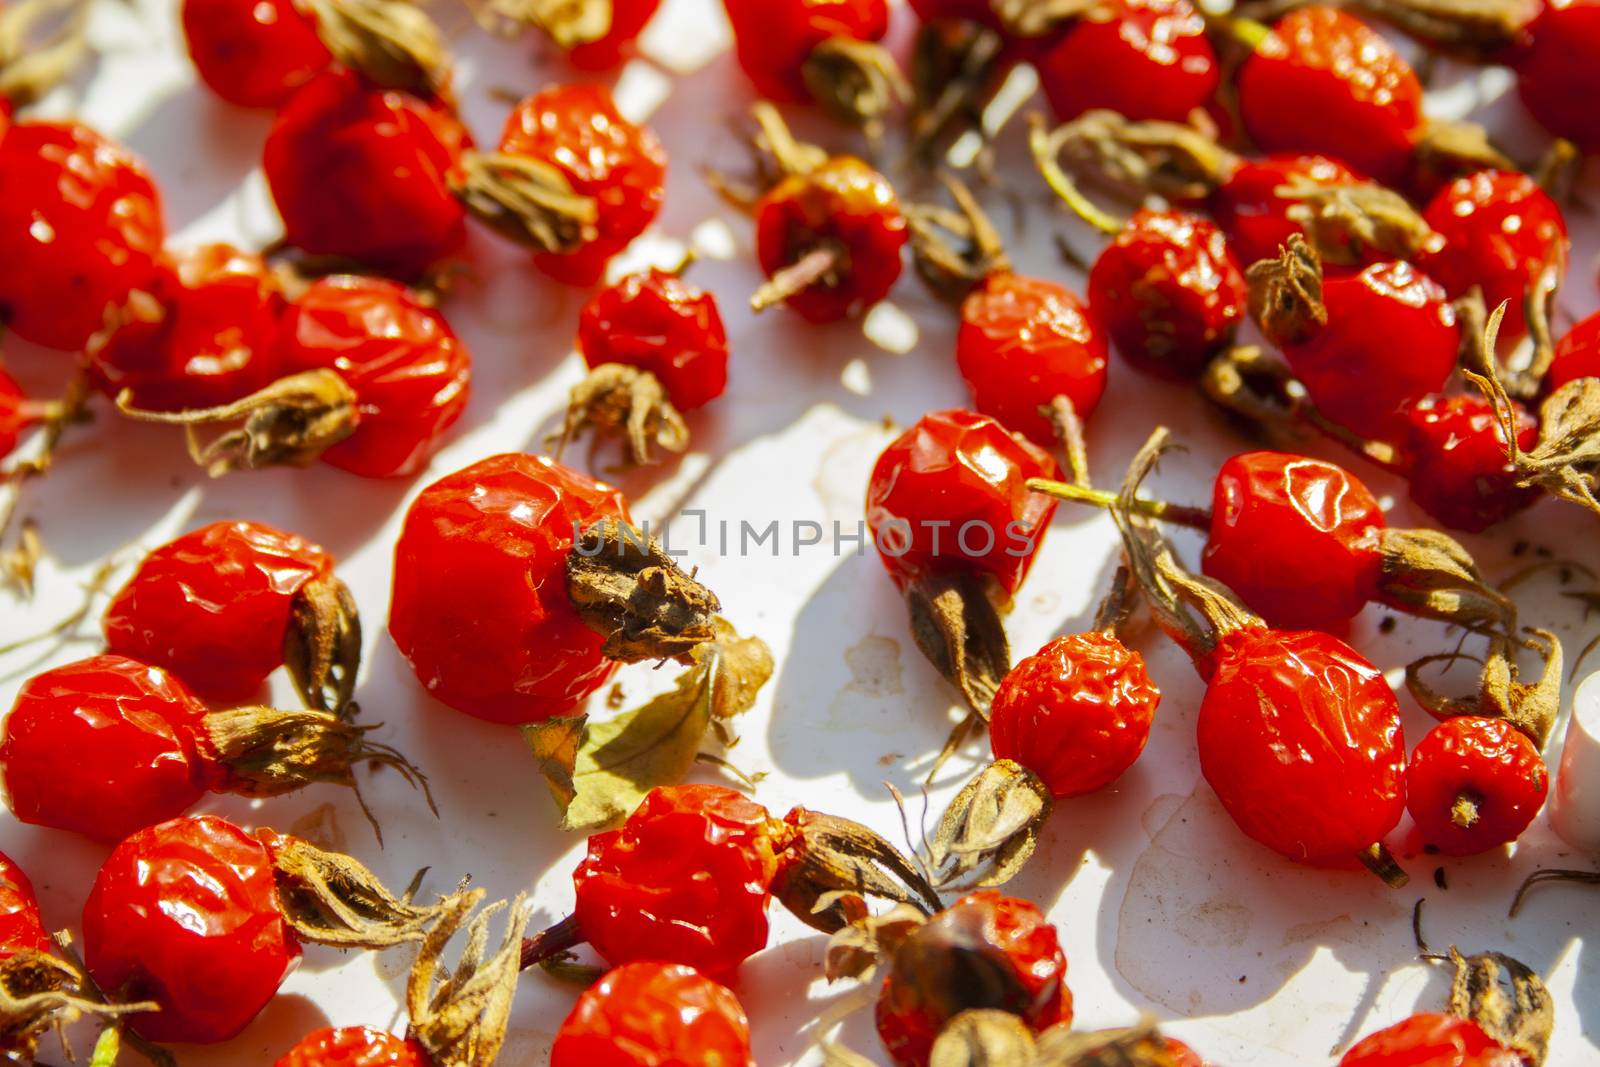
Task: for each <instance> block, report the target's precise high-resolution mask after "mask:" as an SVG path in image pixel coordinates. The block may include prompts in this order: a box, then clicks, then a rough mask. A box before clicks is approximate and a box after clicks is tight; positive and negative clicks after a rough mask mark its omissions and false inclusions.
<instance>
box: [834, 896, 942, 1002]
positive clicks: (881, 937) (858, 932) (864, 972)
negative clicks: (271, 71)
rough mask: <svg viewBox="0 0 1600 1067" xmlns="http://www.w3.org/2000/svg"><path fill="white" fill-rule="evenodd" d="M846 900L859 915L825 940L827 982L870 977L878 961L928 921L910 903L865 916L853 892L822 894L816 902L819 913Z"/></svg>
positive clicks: (859, 900) (863, 903) (857, 897)
mask: <svg viewBox="0 0 1600 1067" xmlns="http://www.w3.org/2000/svg"><path fill="white" fill-rule="evenodd" d="M848 897H855V900H854V901H849V902H848V906H849V907H850V908H855V909H858V910H860V911H861V914H860V915H859V916H858V917H857V918H855V919H854V920H852V921H851V922H849V923H848V924H846V925H844V926H841V927H840V928H839V929H837V930H835V931H834V932H833V934H832V936H830V937H829V938H828V950H827V952H826V954H825V955H824V957H823V973H824V974H825V975H826V976H827V979H828V981H830V982H837V981H839V980H840V979H842V978H854V979H858V980H866V979H868V978H870V977H871V976H872V974H873V971H874V970H875V969H876V968H877V966H878V964H879V962H880V961H882V960H883V959H885V958H887V957H888V956H890V955H891V954H893V952H894V951H895V949H897V948H899V947H900V944H901V943H902V942H903V941H905V939H906V938H907V937H909V936H910V935H911V932H912V931H913V930H915V929H916V928H917V927H919V926H921V925H922V924H923V923H925V922H927V916H926V915H925V914H924V913H923V912H922V911H920V910H918V909H917V908H913V907H911V906H910V905H909V904H896V905H895V906H894V907H892V908H890V909H889V910H888V911H886V912H884V913H883V914H881V915H871V914H867V913H866V911H865V907H866V905H865V902H863V901H861V898H860V897H859V896H856V895H855V894H853V893H851V894H841V893H826V894H823V896H822V897H821V898H820V899H819V900H818V904H819V908H818V910H821V911H826V910H828V909H830V908H832V907H835V906H837V905H838V904H839V903H840V902H841V901H842V900H844V898H848Z"/></svg>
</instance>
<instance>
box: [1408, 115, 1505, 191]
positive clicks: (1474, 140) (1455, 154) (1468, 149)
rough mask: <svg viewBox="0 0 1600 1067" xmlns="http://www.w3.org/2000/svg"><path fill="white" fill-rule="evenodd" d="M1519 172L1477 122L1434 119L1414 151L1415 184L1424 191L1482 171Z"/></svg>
mask: <svg viewBox="0 0 1600 1067" xmlns="http://www.w3.org/2000/svg"><path fill="white" fill-rule="evenodd" d="M1520 169H1521V168H1519V167H1518V166H1517V164H1516V162H1515V161H1514V160H1512V159H1511V158H1510V157H1508V156H1507V155H1506V154H1505V153H1504V152H1502V151H1500V150H1499V149H1498V148H1496V147H1495V146H1494V145H1493V144H1491V143H1490V142H1489V131H1488V130H1486V129H1484V128H1483V127H1482V126H1480V125H1478V124H1477V123H1476V122H1445V121H1442V120H1439V119H1434V120H1431V121H1430V122H1429V123H1428V124H1427V126H1426V127H1425V128H1424V129H1423V131H1422V135H1421V136H1420V137H1418V138H1417V142H1416V145H1415V146H1414V147H1413V148H1412V150H1411V172H1412V177H1413V181H1415V182H1417V184H1419V185H1421V186H1423V187H1425V188H1437V187H1439V186H1444V185H1448V184H1450V183H1451V182H1453V181H1455V180H1456V179H1457V178H1462V177H1465V176H1467V175H1469V174H1476V173H1478V172H1479V171H1484V170H1509V171H1515V170H1520Z"/></svg>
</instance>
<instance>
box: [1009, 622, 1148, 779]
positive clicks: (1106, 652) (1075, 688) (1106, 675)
mask: <svg viewBox="0 0 1600 1067" xmlns="http://www.w3.org/2000/svg"><path fill="white" fill-rule="evenodd" d="M1160 703H1161V690H1159V689H1157V688H1156V686H1155V684H1154V683H1153V682H1151V681H1150V675H1149V674H1148V673H1146V671H1145V669H1144V657H1143V656H1141V655H1139V653H1137V652H1135V651H1132V650H1131V649H1129V648H1128V647H1127V646H1125V645H1124V644H1123V643H1122V642H1121V641H1119V640H1117V639H1116V637H1114V636H1112V635H1110V634H1102V633H1082V634H1072V635H1069V636H1067V637H1058V638H1056V639H1055V640H1054V641H1051V642H1050V643H1049V644H1047V645H1045V646H1044V647H1043V648H1041V649H1040V650H1039V651H1038V652H1036V653H1034V654H1033V655H1031V656H1029V657H1028V658H1027V659H1024V660H1023V661H1022V662H1021V663H1018V664H1017V665H1016V666H1015V667H1013V668H1011V670H1010V672H1009V673H1007V674H1006V676H1005V678H1004V679H1003V680H1002V681H1001V683H1000V688H999V690H998V691H997V692H996V693H995V695H994V704H993V706H992V707H991V709H990V718H989V731H990V732H989V738H990V742H991V744H992V745H993V748H994V757H995V759H1009V760H1014V761H1016V762H1017V763H1020V764H1022V765H1023V766H1024V767H1026V768H1028V770H1030V771H1032V772H1033V773H1034V774H1037V775H1038V776H1039V778H1040V780H1041V781H1043V782H1044V784H1045V785H1047V786H1048V787H1049V788H1050V792H1052V793H1054V794H1055V795H1056V796H1057V797H1075V796H1079V795H1081V794H1084V793H1092V792H1094V791H1095V790H1096V789H1100V788H1102V787H1104V786H1107V785H1110V784H1111V783H1112V782H1114V781H1116V780H1117V779H1118V778H1120V777H1121V776H1122V774H1123V772H1124V771H1126V770H1127V769H1128V768H1129V767H1131V766H1133V763H1134V761H1135V760H1137V759H1138V758H1139V753H1141V752H1143V751H1144V746H1145V742H1146V741H1148V740H1149V739H1150V722H1151V718H1152V716H1154V714H1155V710H1156V706H1157V705H1158V704H1160Z"/></svg>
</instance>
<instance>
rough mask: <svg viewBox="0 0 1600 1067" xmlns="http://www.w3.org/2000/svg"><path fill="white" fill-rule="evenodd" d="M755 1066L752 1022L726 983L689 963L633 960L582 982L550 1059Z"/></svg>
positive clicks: (580, 1066)
mask: <svg viewBox="0 0 1600 1067" xmlns="http://www.w3.org/2000/svg"><path fill="white" fill-rule="evenodd" d="M691 1065H707V1067H755V1057H754V1056H753V1055H752V1054H751V1052H750V1024H749V1022H748V1021H747V1020H746V1018H745V1014H744V1008H743V1007H741V1006H740V1004H739V1000H738V998H737V997H735V996H734V995H733V992H732V991H731V990H729V989H728V988H727V987H726V986H723V985H719V984H718V983H716V982H713V981H712V980H711V979H709V978H707V977H705V976H704V975H702V974H701V973H700V972H698V971H696V970H695V969H694V968H693V967H685V966H682V965H681V964H673V963H630V964H627V965H626V966H622V967H618V968H616V969H615V970H613V971H610V972H608V973H607V974H606V975H605V977H603V978H601V979H600V981H598V982H596V983H595V984H594V985H592V986H590V987H589V988H588V989H586V990H584V992H583V994H582V995H581V996H580V997H578V1003H577V1005H576V1006H575V1007H573V1009H572V1014H570V1015H568V1016H567V1017H566V1019H564V1020H563V1021H562V1023H561V1028H560V1029H559V1030H557V1031H556V1039H555V1043H554V1045H552V1046H551V1049H550V1067H691Z"/></svg>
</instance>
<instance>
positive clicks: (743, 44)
mask: <svg viewBox="0 0 1600 1067" xmlns="http://www.w3.org/2000/svg"><path fill="white" fill-rule="evenodd" d="M723 2H724V6H725V7H726V8H727V11H728V21H729V22H730V23H732V25H733V41H734V52H735V54H736V55H737V56H738V59H739V67H740V69H741V70H743V71H744V73H745V76H746V77H748V78H749V79H750V81H751V82H752V83H753V84H754V85H755V89H756V94H757V95H758V96H761V97H763V98H765V99H768V100H773V101H777V102H779V103H802V102H806V101H809V100H811V99H812V94H811V89H810V87H809V86H808V85H807V84H806V76H805V66H806V61H807V60H808V59H810V58H811V55H812V53H813V52H815V51H816V49H817V48H818V47H819V46H820V45H822V44H824V43H825V42H827V41H828V40H830V39H832V38H836V37H837V38H843V39H845V40H849V41H881V40H882V39H883V37H884V35H885V34H886V33H888V31H889V4H888V2H887V0H723Z"/></svg>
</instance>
